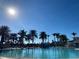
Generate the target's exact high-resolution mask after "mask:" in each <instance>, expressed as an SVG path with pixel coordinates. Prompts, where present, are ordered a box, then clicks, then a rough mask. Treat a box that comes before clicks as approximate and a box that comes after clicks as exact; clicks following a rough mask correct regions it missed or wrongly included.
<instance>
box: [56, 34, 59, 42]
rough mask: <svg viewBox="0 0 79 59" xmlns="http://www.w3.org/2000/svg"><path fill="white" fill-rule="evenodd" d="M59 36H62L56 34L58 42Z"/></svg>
mask: <svg viewBox="0 0 79 59" xmlns="http://www.w3.org/2000/svg"><path fill="white" fill-rule="evenodd" d="M59 35H60V33H56V38H57V41H58V39H59Z"/></svg>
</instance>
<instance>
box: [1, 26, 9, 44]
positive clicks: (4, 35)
mask: <svg viewBox="0 0 79 59" xmlns="http://www.w3.org/2000/svg"><path fill="white" fill-rule="evenodd" d="M9 32H10V29H9V27H8V26H1V27H0V35H1V43H2V44H3V42H5V40H6V38H7V36H8V35H9Z"/></svg>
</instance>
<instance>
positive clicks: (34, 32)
mask: <svg viewBox="0 0 79 59" xmlns="http://www.w3.org/2000/svg"><path fill="white" fill-rule="evenodd" d="M29 34H30V35H31V40H32V43H34V39H35V38H37V33H36V30H31V31H30V33H29Z"/></svg>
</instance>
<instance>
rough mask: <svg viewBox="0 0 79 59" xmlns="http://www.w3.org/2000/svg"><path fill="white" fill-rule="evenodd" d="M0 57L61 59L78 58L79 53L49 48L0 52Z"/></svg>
mask: <svg viewBox="0 0 79 59" xmlns="http://www.w3.org/2000/svg"><path fill="white" fill-rule="evenodd" d="M0 57H11V58H12V57H16V58H19V59H21V58H32V59H37V58H39V59H61V58H67V59H68V58H79V51H76V50H74V49H68V48H49V49H41V48H36V49H13V50H0ZM0 59H1V58H0Z"/></svg>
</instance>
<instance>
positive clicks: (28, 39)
mask: <svg viewBox="0 0 79 59" xmlns="http://www.w3.org/2000/svg"><path fill="white" fill-rule="evenodd" d="M25 40H26V41H28V44H29V43H30V40H31V35H30V34H27V35H26V37H25Z"/></svg>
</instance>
